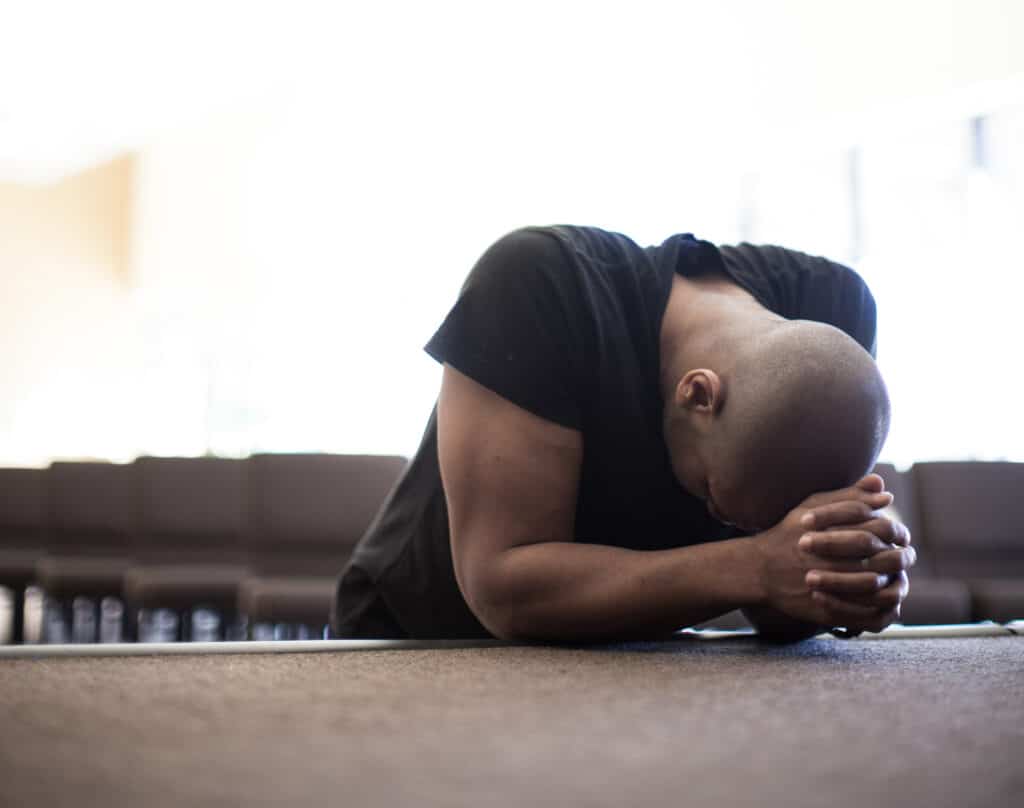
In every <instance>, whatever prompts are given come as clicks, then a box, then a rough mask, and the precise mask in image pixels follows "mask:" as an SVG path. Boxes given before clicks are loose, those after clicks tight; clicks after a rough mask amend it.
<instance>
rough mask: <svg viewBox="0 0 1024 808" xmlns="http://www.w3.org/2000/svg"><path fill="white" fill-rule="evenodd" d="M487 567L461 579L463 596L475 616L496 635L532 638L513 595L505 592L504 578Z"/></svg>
mask: <svg viewBox="0 0 1024 808" xmlns="http://www.w3.org/2000/svg"><path fill="white" fill-rule="evenodd" d="M494 577H495V576H494V575H493V573H492V574H488V573H487V572H485V571H483V570H479V569H476V570H472V571H470V572H468V574H466V575H465V576H464V580H460V581H459V585H460V588H461V589H462V596H463V598H465V600H466V605H467V606H469V610H470V611H471V612H472V613H473V616H474V617H476V619H477V620H479V621H480V625H482V626H483V627H484V628H485V629H487V631H488V632H489V633H490V634H492V635H493V636H494V637H495V638H496V639H499V640H503V641H505V642H521V641H524V640H528V639H529V632H528V631H526V630H524V627H523V626H522V625H521V622H522V621H521V619H520V618H519V617H518V615H517V614H516V609H515V608H514V607H513V605H512V603H513V601H512V599H511V598H509V597H507V596H505V595H504V594H503V592H502V590H503V589H504V587H503V586H502V582H501V581H497V580H494Z"/></svg>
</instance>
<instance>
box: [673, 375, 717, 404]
mask: <svg viewBox="0 0 1024 808" xmlns="http://www.w3.org/2000/svg"><path fill="white" fill-rule="evenodd" d="M724 402H725V385H724V384H722V378H721V377H720V376H719V375H718V374H717V373H715V371H713V370H709V369H708V368H696V369H694V370H691V371H689V372H688V373H687V374H686V375H685V376H683V378H682V379H680V380H679V384H677V385H676V395H675V403H676V406H677V407H681V408H682V409H684V410H687V411H688V412H690V413H692V414H694V415H698V414H702V415H717V414H718V412H719V411H720V410H721V409H722V404H723V403H724Z"/></svg>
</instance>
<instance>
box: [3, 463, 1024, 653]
mask: <svg viewBox="0 0 1024 808" xmlns="http://www.w3.org/2000/svg"><path fill="white" fill-rule="evenodd" d="M405 463H406V460H405V458H402V457H395V456H377V455H326V454H323V455H322V454H304V455H294V454H293V455H288V454H277V455H254V456H253V457H250V458H247V459H244V460H234V459H226V458H155V457H143V458H139V459H138V460H136V461H135V462H134V463H130V464H125V465H121V464H112V463H91V462H82V463H69V462H57V463H53V464H52V465H51V466H50V467H49V468H47V469H0V585H3V586H7V587H10V588H11V589H12V590H13V591H14V592H15V593H16V602H15V610H14V612H15V622H16V626H15V631H16V633H17V632H19V631H20V618H21V615H22V612H23V610H22V608H21V605H22V603H21V597H22V596H23V593H24V591H25V588H26V587H27V586H28V585H30V584H36V585H38V586H40V587H41V588H42V589H43V590H44V592H45V593H46V595H47V597H48V598H49V599H51V601H53V602H55V603H58V604H62V608H63V609H65V610H66V612H67V613H68V615H69V617H70V612H71V603H72V599H73V598H75V597H87V598H89V599H90V602H95V603H99V602H100V600H101V599H102V598H105V597H106V598H116V599H118V600H119V601H120V602H122V603H124V604H125V606H126V607H127V608H125V609H124V613H125V614H126V615H127V616H128V617H127V618H126V619H127V621H128V622H127V624H126V628H127V630H128V632H129V634H130V633H131V631H132V630H133V627H132V623H131V618H132V617H133V616H134V615H136V614H137V613H138V611H139V610H140V609H143V610H154V609H170V610H175V611H183V610H188V609H193V608H195V607H197V606H203V607H208V608H211V609H214V610H217V611H218V612H219V613H220V614H222V615H224V616H225V618H227V619H231V618H234V617H237V616H244V617H245V618H246V619H247V620H248V621H250V623H290V624H307V625H314V626H316V625H320V626H322V625H323V623H324V622H325V621H326V618H327V615H328V612H329V609H330V605H331V600H332V598H333V591H334V585H335V580H336V576H337V574H338V572H339V571H340V570H341V568H342V567H343V566H344V564H345V562H346V561H347V559H348V556H349V554H350V552H351V549H352V547H353V546H354V545H355V543H356V542H357V541H358V539H359V537H360V536H361V535H362V533H363V532H364V531H365V529H366V527H367V526H368V525H369V523H370V521H371V520H372V518H373V516H374V515H375V513H376V512H377V510H378V508H379V506H380V504H381V503H382V501H383V500H384V498H385V497H386V495H387V493H388V491H389V490H390V489H391V488H392V486H393V484H394V483H395V481H396V480H397V478H398V477H399V475H400V474H401V472H402V469H403V468H404V467H405ZM877 471H879V473H881V474H882V476H883V477H884V478H885V480H886V484H887V487H888V488H889V489H890V490H892V491H893V492H894V494H895V495H896V504H895V510H896V511H897V512H898V515H899V516H900V518H902V519H903V521H905V522H906V523H907V524H908V526H909V527H910V529H911V531H912V532H913V535H914V544H915V546H916V547H917V550H918V564H917V567H916V568H915V570H914V572H913V574H912V576H911V578H912V585H911V595H910V597H909V598H908V600H907V602H906V604H905V607H904V613H903V622H906V623H955V622H965V621H971V620H996V621H999V622H1006V621H1008V620H1011V619H1019V618H1024V537H1022V535H1021V534H1022V530H1024V528H1022V525H1024V464H1017V463H976V462H949V463H918V464H916V465H914V466H913V467H912V468H911V469H910V470H909V471H906V472H897V471H896V470H895V469H893V468H892V467H891V466H885V465H880V466H879V467H878V469H877ZM713 622H717V623H718V624H727V621H725V622H723V621H721V620H719V621H713Z"/></svg>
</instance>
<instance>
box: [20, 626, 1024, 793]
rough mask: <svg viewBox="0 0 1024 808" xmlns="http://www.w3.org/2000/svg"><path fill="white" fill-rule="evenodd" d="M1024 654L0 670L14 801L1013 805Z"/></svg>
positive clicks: (795, 652)
mask: <svg viewBox="0 0 1024 808" xmlns="http://www.w3.org/2000/svg"><path fill="white" fill-rule="evenodd" d="M1021 804H1024V638H983V639H937V640H894V641H888V642H870V641H853V642H841V641H838V640H826V639H816V640H810V641H808V642H805V643H802V644H800V645H798V646H794V647H788V648H773V647H770V646H763V645H760V644H758V643H757V642H756V641H755V640H751V639H738V640H729V641H726V642H701V641H696V640H688V639H681V640H679V641H674V642H670V643H651V644H634V645H627V646H615V647H592V648H550V647H506V648H477V649H459V650H426V651H423V650H418V651H408V650H405V651H363V652H349V653H336V654H335V653H320V654H276V655H252V656H208V657H202V656H176V657H134V658H94V659H49V660H36V661H32V660H2V661H0V805H3V806H8V805H9V806H51V805H75V806H90V805H97V806H100V805H102V806H111V805H146V806H171V805H174V806H180V805H224V806H237V805H246V806H254V805H255V806H262V805H337V806H389V807H390V806H404V805H408V806H424V805H428V806H501V807H502V808H504V806H524V805H539V806H567V805H572V806H673V807H674V808H679V807H680V806H722V807H727V806H747V805H750V806H754V805H759V806H764V805H768V806H787V808H796V807H798V806H843V807H845V806H851V808H852V807H853V806H856V808H866V806H879V805H901V806H902V805H920V806H929V808H932V807H933V806H957V808H961V807H962V806H972V808H977V807H978V806H1012V805H1021Z"/></svg>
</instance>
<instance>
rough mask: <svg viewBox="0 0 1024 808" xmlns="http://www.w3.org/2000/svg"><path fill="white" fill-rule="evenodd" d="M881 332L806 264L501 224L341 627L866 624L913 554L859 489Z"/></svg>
mask: <svg viewBox="0 0 1024 808" xmlns="http://www.w3.org/2000/svg"><path fill="white" fill-rule="evenodd" d="M874 343H875V305H874V300H873V298H872V296H871V294H870V292H869V291H868V289H867V287H866V286H865V284H864V283H863V281H862V280H861V279H860V278H859V277H858V276H857V275H856V274H855V273H854V272H853V271H852V270H850V269H848V268H846V267H843V266H841V265H839V264H835V263H832V262H830V261H827V260H825V259H822V258H813V257H811V256H807V255H804V254H802V253H798V252H795V251H791V250H785V249H782V248H779V247H754V246H751V245H746V244H744V245H741V246H739V247H721V248H716V247H715V246H714V245H712V244H710V243H708V242H705V241H699V240H697V239H695V238H694V237H693V236H691V235H689V234H682V235H676V236H672V237H670V238H669V239H667V240H666V241H665V242H664V243H663V244H661V245H660V246H657V247H648V248H641V247H639V246H638V245H636V244H635V243H634V242H633V241H631V240H630V239H628V238H627V237H625V236H623V235H621V234H617V233H611V232H607V231H604V230H600V229H597V228H586V227H572V226H556V227H530V228H523V229H521V230H517V231H513V232H512V233H509V234H508V235H506V236H504V237H503V238H501V239H499V240H498V241H497V242H496V243H495V244H494V245H492V246H491V247H490V249H488V250H487V251H486V253H485V254H484V255H483V257H482V258H481V259H480V260H479V261H478V263H477V264H476V266H475V267H474V268H473V270H472V272H471V273H470V275H469V277H468V278H467V280H466V282H465V284H464V286H463V288H462V291H461V293H460V295H459V298H458V301H457V302H456V303H455V306H454V307H453V308H452V310H451V312H450V313H449V314H448V316H447V318H446V319H445V321H444V323H443V324H442V325H441V327H440V329H439V330H438V331H437V333H436V334H435V335H434V336H433V338H432V339H431V340H430V342H429V343H428V345H427V348H426V349H427V351H428V353H430V354H431V355H432V356H433V357H434V358H435V359H437V360H438V361H440V362H442V363H443V364H444V371H443V377H442V383H441V392H440V396H439V398H438V402H437V405H436V407H435V409H434V412H433V413H432V415H431V418H430V420H429V423H428V425H427V429H426V432H425V434H424V437H423V441H422V444H421V446H420V448H419V450H418V451H417V453H416V455H415V456H414V457H413V459H412V461H411V463H410V464H409V466H408V467H407V469H406V472H405V473H404V475H403V477H402V478H401V480H400V481H399V482H398V484H397V485H396V486H395V488H394V489H393V491H392V492H391V494H390V495H389V497H388V499H387V501H386V502H385V503H384V505H383V506H382V508H381V510H380V512H379V514H378V515H377V517H376V519H375V521H374V523H373V524H372V525H371V526H370V528H369V529H368V531H367V533H366V534H365V536H364V537H363V538H362V540H361V541H360V543H359V545H358V546H357V547H356V549H355V552H354V554H353V557H352V559H351V561H350V563H349V564H348V566H347V567H346V569H345V570H344V571H343V573H342V576H341V580H340V582H339V587H338V593H337V598H336V603H335V609H334V614H333V616H332V631H333V633H334V635H335V636H341V637H360V636H362V637H418V638H434V637H489V636H495V637H499V638H506V639H525V640H541V641H590V640H594V641H601V640H617V639H628V638H639V637H661V636H668V635H670V634H671V633H672V632H674V631H676V630H678V629H680V628H683V627H685V626H688V625H693V624H695V623H699V622H701V621H703V620H706V619H709V618H711V617H714V616H716V615H718V614H721V613H723V612H727V611H730V610H732V609H736V608H742V609H743V610H744V611H745V613H746V614H747V616H748V617H749V618H750V619H751V620H752V621H753V622H754V623H755V625H757V626H758V627H759V629H760V630H761V631H762V632H763V633H765V634H767V635H771V636H772V637H774V638H778V639H797V638H800V637H805V636H809V635H811V634H814V633H817V632H819V631H822V630H825V629H834V628H836V627H845V628H846V629H847V630H848V631H850V632H853V633H857V632H860V631H864V630H870V631H879V630H881V629H882V628H884V627H885V626H886V625H888V624H889V623H891V622H892V621H893V620H895V619H896V617H897V616H898V615H899V607H900V603H901V602H902V600H903V598H904V597H905V596H906V594H907V588H908V582H907V575H906V571H907V570H908V569H909V568H910V567H911V566H912V565H913V563H914V551H913V549H912V548H911V547H910V546H909V534H908V532H907V530H906V528H905V527H904V526H903V525H901V524H899V523H898V522H895V521H893V520H890V519H888V518H885V517H884V516H883V515H882V514H881V512H880V510H881V509H882V508H884V507H885V506H886V505H888V504H889V503H890V502H891V501H892V497H891V495H889V494H888V493H886V492H883V490H882V486H883V481H882V480H881V479H880V478H879V477H877V476H876V475H869V476H865V475H867V473H868V471H869V470H870V469H871V468H872V467H873V465H874V462H875V459H876V457H877V454H878V451H879V449H880V448H881V445H882V443H883V441H884V439H885V436H886V434H887V431H888V424H889V402H888V397H887V394H886V390H885V386H884V384H883V382H882V379H881V377H880V375H879V373H878V370H877V368H876V366H875V363H874V359H873V354H874Z"/></svg>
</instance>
